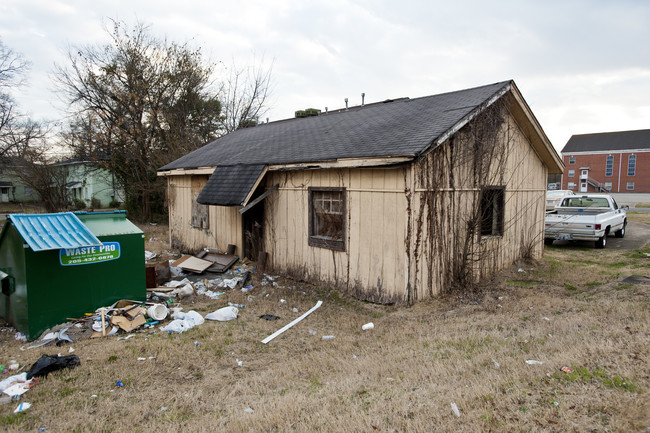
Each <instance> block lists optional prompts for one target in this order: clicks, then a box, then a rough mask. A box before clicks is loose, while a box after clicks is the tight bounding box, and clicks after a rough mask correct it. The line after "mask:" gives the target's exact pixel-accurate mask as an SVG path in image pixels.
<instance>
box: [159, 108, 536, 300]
mask: <svg viewBox="0 0 650 433" xmlns="http://www.w3.org/2000/svg"><path fill="white" fill-rule="evenodd" d="M506 113H507V110H506ZM479 132H480V131H479ZM476 133H477V131H476V130H474V129H472V128H471V127H466V128H464V129H462V130H461V131H459V132H458V133H457V134H456V135H455V136H454V137H453V138H452V139H450V140H448V141H447V142H445V143H443V144H442V145H441V146H439V147H438V148H437V149H435V150H434V151H432V152H431V153H430V154H428V155H427V156H426V157H424V158H423V159H421V160H419V161H418V162H416V163H413V164H411V165H409V166H407V167H405V168H391V169H323V170H295V171H282V172H280V171H270V172H268V173H267V175H266V177H265V179H264V185H265V186H266V187H267V188H269V187H271V186H272V185H275V184H278V185H279V188H278V190H277V191H274V192H273V193H272V194H271V195H269V196H268V197H267V198H266V199H265V202H264V206H265V221H264V226H265V227H264V230H265V232H264V248H265V250H266V251H267V253H268V254H269V256H268V265H269V267H270V268H271V269H274V270H276V271H277V272H283V273H287V274H288V275H292V276H294V277H298V278H303V279H306V280H310V281H313V282H316V283H319V282H321V283H324V284H327V285H330V286H332V287H337V288H339V289H342V290H345V291H347V292H348V293H350V294H353V295H355V296H357V297H359V298H362V299H368V300H372V301H375V302H384V303H389V302H397V303H403V302H407V303H410V302H414V301H417V300H421V299H425V298H428V297H432V296H436V295H438V294H440V293H442V292H445V291H448V290H449V289H450V287H451V286H452V285H453V284H457V283H461V285H462V283H463V282H473V281H476V279H477V278H481V277H484V276H487V275H489V274H490V273H492V272H494V271H496V270H498V269H501V268H503V267H505V266H508V265H509V264H510V263H512V262H513V261H514V260H516V259H518V258H520V257H523V256H528V257H534V258H539V257H540V256H541V254H542V250H543V242H542V239H543V230H544V208H545V206H544V204H545V190H546V177H547V176H546V175H547V170H546V168H545V166H544V165H543V163H542V162H541V160H540V158H539V157H538V155H537V154H535V152H534V150H533V149H532V147H531V146H530V144H529V143H528V142H527V139H526V138H525V136H524V135H523V134H522V132H521V130H520V129H519V127H518V125H517V124H516V122H515V121H514V120H513V118H512V117H511V116H509V115H508V114H506V115H505V122H504V123H502V124H501V127H500V129H499V135H498V140H496V141H495V143H497V144H495V145H493V146H492V145H488V146H485V147H484V148H483V149H482V150H481V151H477V148H476V147H475V146H474V145H473V144H472V143H473V140H474V139H475V137H476V135H475V134H476ZM473 134H474V135H473ZM207 178H208V177H207V176H170V177H169V184H168V185H169V202H170V235H171V238H172V244H173V245H175V246H181V247H182V248H184V250H185V251H192V250H198V249H201V248H204V247H213V248H219V249H222V250H225V249H226V247H227V245H228V244H235V245H237V247H238V251H239V252H241V251H242V244H241V243H242V217H241V216H240V214H239V213H238V212H237V208H234V207H219V206H210V209H209V221H210V227H209V229H207V230H202V229H197V228H193V227H192V224H191V221H192V215H191V209H192V201H193V200H194V199H195V197H196V195H198V193H199V192H200V190H201V189H202V188H203V185H204V184H205V182H206V181H207ZM482 186H503V187H505V210H504V222H505V224H504V230H503V236H495V237H485V236H484V237H481V236H480V234H477V233H475V232H474V233H472V232H471V230H468V229H467V228H468V226H470V223H471V220H472V215H476V213H477V206H479V204H480V199H479V198H480V191H481V187H482ZM309 187H343V188H345V190H346V208H347V215H346V218H347V219H346V232H345V238H346V247H345V251H334V250H331V249H327V248H320V247H314V246H310V245H309V244H308V234H309V221H308V218H309V203H308V201H309V199H308V197H309V194H308V188H309Z"/></svg>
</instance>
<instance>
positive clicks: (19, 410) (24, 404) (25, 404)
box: [14, 401, 32, 413]
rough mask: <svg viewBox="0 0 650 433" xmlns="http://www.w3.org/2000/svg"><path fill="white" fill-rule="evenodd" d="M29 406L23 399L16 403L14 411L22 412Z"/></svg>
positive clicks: (30, 405)
mask: <svg viewBox="0 0 650 433" xmlns="http://www.w3.org/2000/svg"><path fill="white" fill-rule="evenodd" d="M30 407H32V404H31V403H27V402H26V401H23V402H22V403H20V404H19V405H18V407H17V408H16V409H14V413H18V412H23V411H25V410H27V409H29V408H30Z"/></svg>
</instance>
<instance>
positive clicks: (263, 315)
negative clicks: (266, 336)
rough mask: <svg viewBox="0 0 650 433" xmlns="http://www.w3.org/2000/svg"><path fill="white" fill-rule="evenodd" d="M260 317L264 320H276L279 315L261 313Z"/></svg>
mask: <svg viewBox="0 0 650 433" xmlns="http://www.w3.org/2000/svg"><path fill="white" fill-rule="evenodd" d="M260 319H264V320H278V319H279V317H278V316H274V315H273V314H262V315H261V316H260Z"/></svg>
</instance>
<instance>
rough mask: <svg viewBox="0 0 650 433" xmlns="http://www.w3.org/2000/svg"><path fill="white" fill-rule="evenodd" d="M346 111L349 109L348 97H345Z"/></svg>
mask: <svg viewBox="0 0 650 433" xmlns="http://www.w3.org/2000/svg"><path fill="white" fill-rule="evenodd" d="M345 111H348V98H345Z"/></svg>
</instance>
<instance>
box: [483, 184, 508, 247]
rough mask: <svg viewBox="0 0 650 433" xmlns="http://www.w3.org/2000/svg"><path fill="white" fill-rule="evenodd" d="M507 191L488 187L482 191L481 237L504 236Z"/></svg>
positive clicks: (501, 188)
mask: <svg viewBox="0 0 650 433" xmlns="http://www.w3.org/2000/svg"><path fill="white" fill-rule="evenodd" d="M505 194H506V190H505V188H503V187H488V188H484V189H483V190H482V191H481V236H502V235H503V219H504V207H505Z"/></svg>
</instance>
